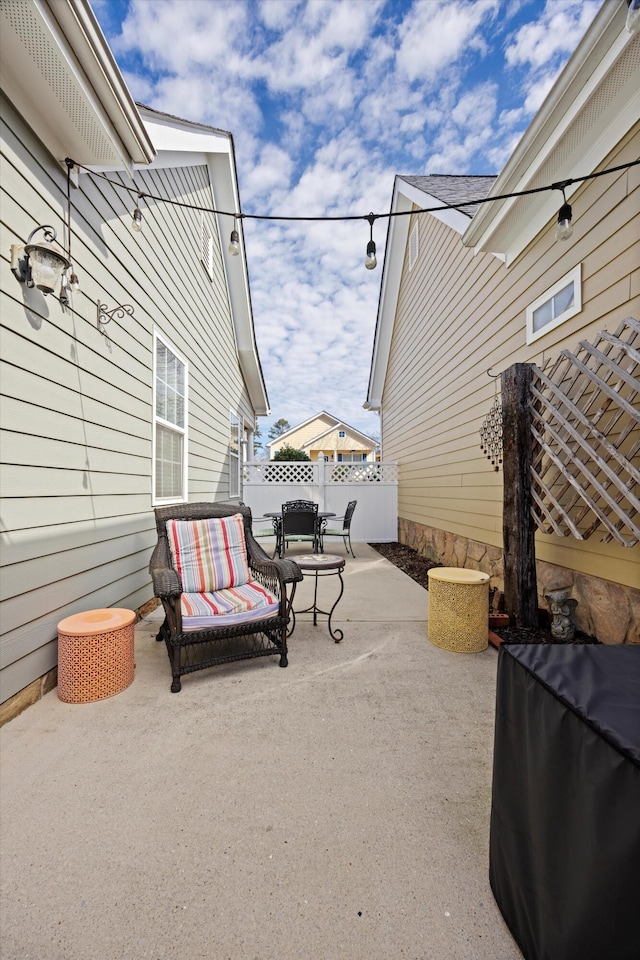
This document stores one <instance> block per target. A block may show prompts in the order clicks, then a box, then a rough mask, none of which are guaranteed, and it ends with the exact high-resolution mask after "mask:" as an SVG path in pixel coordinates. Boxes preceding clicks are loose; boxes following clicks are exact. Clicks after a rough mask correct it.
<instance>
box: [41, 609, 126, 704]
mask: <svg viewBox="0 0 640 960" xmlns="http://www.w3.org/2000/svg"><path fill="white" fill-rule="evenodd" d="M135 619H136V615H135V613H134V612H133V610H123V609H120V608H118V607H108V608H107V609H105V610H88V611H87V612H86V613H76V614H74V615H73V616H72V617H67V618H66V619H65V620H61V621H60V623H59V624H58V697H59V698H60V700H64V701H65V703H91V702H92V701H93V700H103V699H104V698H105V697H112V696H113V695H114V694H116V693H120V692H121V691H122V690H125V689H126V688H127V687H128V686H129V684H130V683H132V682H133V673H134V667H135V663H134V658H133V635H134V634H133V625H134V623H135Z"/></svg>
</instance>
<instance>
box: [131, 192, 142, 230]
mask: <svg viewBox="0 0 640 960" xmlns="http://www.w3.org/2000/svg"><path fill="white" fill-rule="evenodd" d="M144 196H145V194H144V193H140V192H138V200H137V203H136V208H135V210H134V211H133V213H132V214H131V229H132V230H133V232H134V233H141V232H142V210H141V209H140V201H141V200H142V198H143V197H144Z"/></svg>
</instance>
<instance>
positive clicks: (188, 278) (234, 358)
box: [0, 0, 269, 702]
mask: <svg viewBox="0 0 640 960" xmlns="http://www.w3.org/2000/svg"><path fill="white" fill-rule="evenodd" d="M0 24H1V28H0V42H1V45H2V46H1V54H2V61H3V73H2V82H3V87H2V92H1V94H0V97H1V104H2V118H3V130H2V219H3V224H2V245H1V254H2V277H1V279H2V293H3V309H2V320H1V327H0V332H1V335H2V376H1V379H0V384H1V389H2V405H1V414H2V421H1V428H2V459H3V464H2V501H1V503H0V511H1V513H0V516H1V520H2V532H1V534H0V536H1V542H2V555H1V562H2V636H1V638H0V651H1V656H2V659H1V673H0V700H1V701H2V702H4V701H6V700H7V699H8V698H11V697H13V695H15V694H18V692H21V691H24V693H23V694H21V695H22V697H23V700H24V701H25V702H26V701H28V700H29V698H35V697H36V696H37V695H38V692H39V691H41V690H42V689H43V688H44V687H45V686H46V685H47V684H50V683H52V682H55V673H54V668H55V665H56V662H57V642H56V638H57V624H58V622H59V621H60V620H61V619H63V618H64V617H66V616H68V615H70V614H73V613H77V612H81V611H86V610H89V609H92V608H101V607H128V608H131V609H134V610H138V609H140V608H141V607H142V606H143V605H145V604H146V603H147V602H148V601H150V600H151V599H152V596H153V592H152V587H151V582H150V578H149V573H148V563H149V558H150V553H151V549H152V547H153V545H154V543H155V542H156V531H155V523H154V515H153V509H152V508H153V507H154V506H155V505H160V504H166V503H173V502H181V501H190V500H191V501H195V500H229V499H233V498H236V497H240V496H241V482H242V469H241V467H242V463H241V461H242V456H243V449H244V448H246V449H247V453H248V455H249V457H251V455H252V436H253V432H254V430H255V424H256V416H260V415H266V414H267V413H268V412H269V406H268V399H267V393H266V388H265V384H264V380H263V376H262V371H261V367H260V361H259V357H258V353H257V349H256V343H255V338H254V329H253V317H252V311H251V298H250V292H249V283H248V274H247V265H246V262H245V257H244V250H243V248H242V245H241V255H240V256H231V254H230V252H229V249H228V242H229V234H230V231H231V229H232V228H233V226H234V220H233V217H231V216H224V215H219V214H215V213H209V212H206V211H207V210H213V209H214V208H216V209H222V210H229V211H234V210H239V209H240V201H239V196H238V185H237V178H236V167H235V157H234V146H233V138H232V136H231V134H229V133H227V132H225V131H222V130H217V129H214V128H212V127H209V126H205V125H203V124H197V123H190V122H188V121H184V120H180V119H178V118H175V117H170V116H167V115H165V114H161V113H158V112H156V111H154V110H151V109H149V108H146V107H142V106H139V105H136V104H135V103H134V102H133V100H132V98H131V96H130V94H129V91H128V90H127V87H126V84H125V82H124V80H123V78H122V76H121V74H120V72H119V70H118V68H117V66H116V63H115V60H114V59H113V56H112V54H111V51H110V50H109V47H108V45H107V43H106V40H105V38H104V36H103V34H102V32H101V30H100V27H99V25H98V22H97V20H96V18H95V16H94V14H93V12H92V10H91V7H90V6H89V4H88V3H87V2H86V0H39V2H38V3H33V2H32V0H12V2H11V3H6V4H2V5H1V6H0ZM67 157H70V158H72V159H73V160H74V161H76V163H78V164H83V165H84V166H85V167H87V168H88V169H89V170H93V171H98V172H100V173H101V174H103V175H104V176H106V177H108V178H109V180H110V181H116V182H117V183H119V184H122V185H123V186H128V187H130V188H133V194H131V193H128V192H126V191H125V190H122V189H119V187H118V186H115V185H114V184H113V183H111V182H108V180H106V179H102V178H100V177H94V176H91V174H90V173H88V172H86V171H85V170H81V171H80V173H79V174H78V172H77V167H76V168H74V170H73V173H72V183H71V187H70V195H71V196H70V200H71V227H72V250H71V256H70V259H71V260H72V261H73V265H74V269H75V272H76V273H77V275H78V277H79V280H80V290H79V291H78V292H75V293H73V294H71V295H70V297H69V300H68V302H67V303H65V302H63V301H62V300H61V299H60V298H59V288H58V289H56V290H54V292H53V293H52V294H51V295H49V296H47V297H46V298H45V297H44V296H43V295H42V293H41V292H40V291H39V290H38V289H35V288H30V287H29V286H27V285H26V284H24V283H21V282H19V281H18V279H17V277H16V276H15V275H14V273H13V272H12V270H11V266H12V265H13V264H12V263H10V259H9V255H10V248H11V247H12V246H13V245H15V246H16V247H23V246H24V245H25V243H26V242H27V239H28V237H29V235H30V234H31V232H32V231H34V229H35V228H37V227H39V226H42V225H52V226H53V227H54V228H55V230H56V232H57V237H58V240H59V241H60V242H61V243H62V245H63V247H64V248H65V250H68V248H69V241H68V238H67V235H66V230H67V227H68V224H67V178H66V174H67V167H66V164H65V158H67ZM136 191H140V192H141V193H142V194H153V195H155V196H157V197H160V198H163V199H165V198H166V199H167V200H177V201H180V202H182V203H184V204H186V205H193V206H194V207H199V208H203V210H204V212H203V210H200V209H188V208H187V207H177V206H172V205H170V204H168V203H163V202H162V200H153V199H151V198H150V197H149V196H146V197H142V198H139V205H140V208H141V210H142V216H143V221H142V223H143V229H142V232H141V233H133V232H132V231H131V229H130V226H131V223H132V209H133V208H134V206H135V205H136ZM236 229H237V230H238V231H239V232H240V234H241V232H242V225H241V223H240V222H239V221H238V222H237V224H236ZM40 239H42V237H40ZM18 252H19V251H18ZM99 304H101V305H103V306H104V307H105V308H106V309H107V310H108V311H111V312H113V310H114V308H116V307H118V306H123V305H125V306H126V307H127V309H126V310H124V311H122V312H120V313H118V312H117V310H116V312H115V313H114V314H113V318H112V319H111V320H109V322H108V323H101V322H100V317H99V313H98V305H99ZM102 316H103V320H106V319H107V317H106V315H105V314H103V315H102ZM25 688H26V689H25Z"/></svg>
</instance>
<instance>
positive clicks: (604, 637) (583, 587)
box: [398, 517, 640, 643]
mask: <svg viewBox="0 0 640 960" xmlns="http://www.w3.org/2000/svg"><path fill="white" fill-rule="evenodd" d="M398 537H399V539H400V542H401V543H404V544H406V545H407V546H408V547H413V549H414V550H417V551H418V553H420V554H422V556H424V557H428V558H429V560H433V561H435V562H436V563H441V564H443V565H444V566H445V567H468V568H470V569H472V570H481V571H482V572H483V573H488V574H489V576H490V577H491V587H496V588H497V589H498V591H499V593H500V594H502V593H503V591H504V574H503V566H502V550H501V549H500V548H499V547H492V546H489V545H488V544H486V543H478V541H477V540H467V538H466V537H461V536H458V534H455V533H449V531H447V530H438V529H436V528H435V527H427V526H424V525H423V524H421V523H414V522H413V521H412V520H405V519H403V518H402V517H399V518H398ZM536 573H537V579H538V603H539V605H540V606H541V607H542V608H543V609H548V604H547V602H546V600H545V599H544V594H545V593H548V591H549V590H551V589H560V588H564V587H571V588H572V593H571V596H572V597H575V599H576V600H577V601H578V606H577V608H576V626H577V628H578V630H581V631H582V632H583V633H586V634H587V635H588V636H590V637H597V639H598V640H600V641H601V642H602V643H640V590H634V589H633V587H623V586H620V584H617V583H612V582H611V581H610V580H602V579H600V578H599V577H589V576H587V575H586V574H583V573H578V572H576V571H575V570H568V569H567V568H566V567H559V566H556V564H553V563H545V562H544V561H542V560H538V561H537V562H536ZM494 607H495V601H494Z"/></svg>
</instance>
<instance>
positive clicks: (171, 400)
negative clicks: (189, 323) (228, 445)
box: [153, 331, 188, 503]
mask: <svg viewBox="0 0 640 960" xmlns="http://www.w3.org/2000/svg"><path fill="white" fill-rule="evenodd" d="M187 382H188V365H187V363H186V361H185V360H184V359H183V358H182V357H181V356H180V354H179V353H178V351H177V350H175V349H174V347H173V346H172V345H171V344H170V343H169V342H168V341H167V340H165V338H164V337H163V336H162V335H161V334H160V333H158V332H157V331H155V333H154V374H153V502H154V503H175V502H180V501H183V500H186V499H187Z"/></svg>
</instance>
